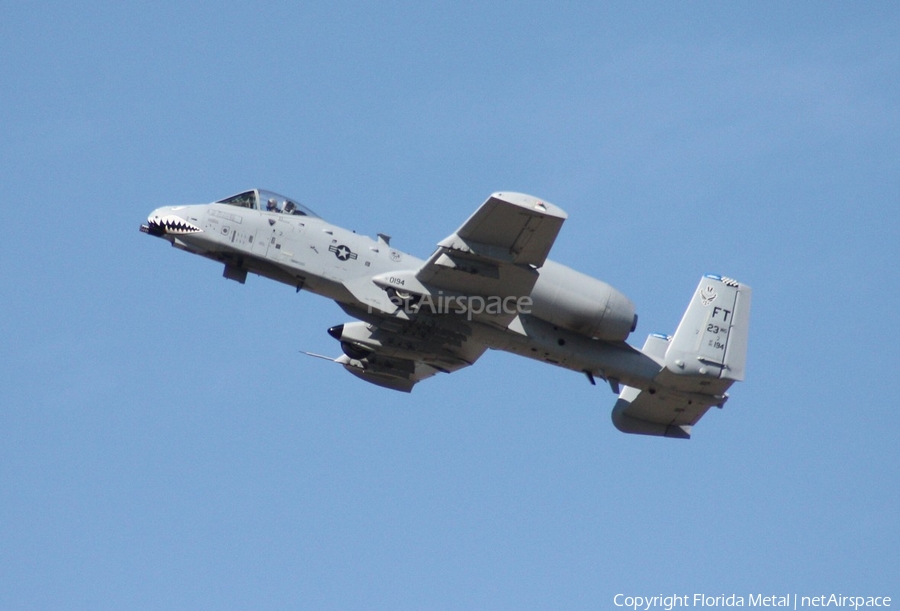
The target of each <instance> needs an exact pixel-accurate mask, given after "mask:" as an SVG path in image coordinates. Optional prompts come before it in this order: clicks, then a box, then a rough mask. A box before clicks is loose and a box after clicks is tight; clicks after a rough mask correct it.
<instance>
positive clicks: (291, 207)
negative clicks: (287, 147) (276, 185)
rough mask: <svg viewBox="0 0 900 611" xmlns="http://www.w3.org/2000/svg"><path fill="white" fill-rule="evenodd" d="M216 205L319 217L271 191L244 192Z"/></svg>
mask: <svg viewBox="0 0 900 611" xmlns="http://www.w3.org/2000/svg"><path fill="white" fill-rule="evenodd" d="M216 203H217V204H228V205H229V206H238V207H240V208H250V209H252V210H262V211H263V212H277V213H279V214H295V215H298V216H314V217H316V218H318V217H319V215H318V214H316V213H315V212H313V211H312V210H310V209H309V208H307V207H306V206H304V205H303V204H298V203H297V202H295V201H294V200H292V199H290V198H288V197H285V196H284V195H278V194H277V193H272V192H271V191H265V190H263V189H253V190H252V191H244V192H243V193H238V194H237V195H232V196H231V197H226V198H225V199H220V200H219V201H217V202H216Z"/></svg>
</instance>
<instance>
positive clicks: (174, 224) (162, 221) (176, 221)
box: [141, 214, 203, 236]
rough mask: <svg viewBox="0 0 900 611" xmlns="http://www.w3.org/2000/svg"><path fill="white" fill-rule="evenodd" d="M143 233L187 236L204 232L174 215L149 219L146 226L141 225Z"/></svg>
mask: <svg viewBox="0 0 900 611" xmlns="http://www.w3.org/2000/svg"><path fill="white" fill-rule="evenodd" d="M141 231H143V232H144V233H149V234H150V235H155V236H161V235H166V234H169V235H186V234H189V233H200V232H201V231H203V230H202V229H200V228H199V227H197V226H196V225H193V224H192V223H189V222H187V221H186V220H184V219H183V218H181V217H179V216H176V215H174V214H167V215H165V216H162V217H160V216H153V217H151V218H149V219H147V224H146V225H141Z"/></svg>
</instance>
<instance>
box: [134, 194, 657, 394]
mask: <svg viewBox="0 0 900 611" xmlns="http://www.w3.org/2000/svg"><path fill="white" fill-rule="evenodd" d="M270 196H271V197H270ZM254 199H255V201H251V200H254ZM235 202H237V203H235ZM142 231H145V232H146V233H149V234H151V235H156V236H159V237H162V238H164V239H166V240H168V241H169V242H171V243H172V245H173V246H175V247H177V248H180V249H183V250H186V251H188V252H191V253H194V254H198V255H201V256H204V257H207V258H209V259H213V260H216V261H219V262H221V263H223V264H224V265H225V272H224V276H225V277H226V278H228V279H232V280H236V281H238V282H241V283H243V282H244V280H245V279H246V275H247V273H248V272H249V273H255V274H258V275H260V276H264V277H267V278H270V279H272V280H276V281H278V282H282V283H284V284H287V285H290V286H292V287H295V288H296V289H297V290H300V289H303V290H307V291H310V292H313V293H316V294H318V295H322V296H323V297H327V298H329V299H333V300H335V301H336V302H338V303H339V304H340V305H341V306H342V307H343V308H344V310H345V311H347V312H348V313H350V314H351V315H353V316H354V317H356V318H359V319H361V320H363V321H366V322H377V321H383V320H385V319H389V318H391V317H394V316H399V317H401V318H402V317H404V313H403V312H401V311H398V309H397V307H396V303H397V299H396V298H397V295H398V294H399V295H401V296H402V295H404V294H405V291H406V289H407V288H408V286H409V285H408V284H407V283H408V282H414V279H413V278H412V274H414V272H415V270H418V269H420V268H421V267H422V265H423V263H424V261H423V260H422V259H419V258H417V257H415V256H413V255H410V254H408V253H405V252H403V251H400V250H398V249H396V248H393V247H391V245H390V238H388V237H386V236H379V237H378V238H377V239H372V238H370V237H368V236H365V235H360V234H357V233H355V232H352V231H348V230H346V229H344V228H342V227H339V226H337V225H334V224H332V223H329V222H328V221H326V220H324V219H322V218H321V217H319V216H317V215H315V214H314V213H313V212H312V211H311V210H309V209H307V208H305V207H302V206H300V205H299V204H295V203H294V202H293V201H291V200H289V199H288V198H283V197H282V196H278V195H276V194H271V193H268V192H262V191H254V192H247V193H246V194H241V195H239V196H233V197H231V198H227V199H226V200H222V201H219V202H214V203H210V204H200V205H186V206H171V207H163V208H158V209H157V210H154V211H153V212H152V213H151V214H150V216H149V217H148V223H147V225H144V226H142ZM536 273H537V274H539V275H538V277H537V282H536V284H535V286H534V289H533V290H532V291H531V295H530V304H529V309H528V310H527V311H521V312H517V313H516V316H515V317H513V318H512V319H511V320H510V318H509V317H507V318H503V317H499V318H498V316H496V315H494V314H496V313H492V312H476V313H475V314H474V315H470V316H467V317H466V321H465V323H464V325H465V327H466V330H465V333H466V334H470V335H471V336H472V337H474V338H475V339H476V340H477V341H478V342H479V343H481V344H483V345H485V346H487V347H489V348H494V349H499V350H504V351H508V352H512V353H515V354H519V355H521V356H525V357H527V358H531V359H536V360H539V361H542V362H547V363H550V364H553V365H557V366H559V367H564V368H567V369H571V370H574V371H579V372H583V373H586V374H587V375H588V377H589V378H591V380H593V376H594V375H596V376H598V377H601V378H604V379H608V380H611V381H612V382H613V385H614V387H615V386H616V385H617V382H619V381H621V382H623V383H625V384H628V385H630V386H634V387H636V388H644V387H646V386H647V385H648V384H650V381H651V380H652V378H653V377H654V375H656V374H657V373H659V371H660V368H661V361H660V359H657V358H653V357H651V356H648V355H647V354H644V353H643V352H641V351H639V350H636V349H634V348H632V347H631V346H629V345H628V344H627V343H625V341H624V340H625V339H626V337H627V336H628V335H629V333H630V332H631V331H633V330H634V325H635V324H636V315H635V314H634V306H633V305H632V303H631V302H630V301H629V300H628V299H627V298H626V297H625V296H624V295H622V294H621V293H620V292H618V291H616V290H615V289H613V288H612V287H610V286H609V285H607V284H605V283H603V282H601V281H599V280H596V279H594V278H590V277H589V276H586V275H584V274H581V273H579V272H576V271H575V270H572V269H570V268H568V267H566V266H563V265H561V264H558V263H555V262H552V261H549V260H547V261H546V262H545V264H544V265H543V267H542V268H541V269H539V270H536ZM373 279H375V281H373ZM454 297H460V296H454V295H452V294H450V293H448V294H444V291H441V298H443V299H445V300H446V299H452V298H454ZM482 305H485V304H482ZM507 305H508V304H507ZM498 320H501V321H502V322H501V323H499V324H498ZM363 341H364V340H363ZM397 350H401V349H399V348H398V349H397ZM397 356H400V357H402V356H404V355H403V354H402V350H401V352H398V354H397ZM476 358H477V357H476Z"/></svg>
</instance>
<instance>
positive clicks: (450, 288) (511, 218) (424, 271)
mask: <svg viewBox="0 0 900 611" xmlns="http://www.w3.org/2000/svg"><path fill="white" fill-rule="evenodd" d="M566 217H567V215H566V213H565V212H564V211H563V210H562V209H561V208H558V207H557V206H554V205H553V204H551V203H548V202H545V201H542V200H539V199H537V198H535V197H532V196H530V195H524V194H522V193H494V194H493V195H491V196H490V197H489V198H488V200H487V201H486V202H484V203H483V204H482V205H481V207H479V208H478V210H476V211H475V213H474V214H473V215H472V216H470V217H469V219H468V220H467V221H466V222H465V223H463V224H462V226H461V227H460V228H459V229H457V230H456V232H454V233H453V234H451V235H450V236H448V237H447V238H445V239H443V240H441V241H440V242H439V243H438V248H437V250H436V251H435V252H434V254H433V255H431V257H430V258H429V259H428V261H426V262H425V264H424V265H423V266H422V267H421V268H420V269H419V270H418V271H417V272H416V279H417V280H418V281H419V282H421V283H422V284H424V285H426V286H429V287H433V288H436V289H438V290H442V291H445V292H448V293H455V294H459V295H469V296H471V295H480V296H482V297H489V296H493V297H499V298H505V297H509V296H513V297H520V296H527V295H530V294H531V289H532V288H533V287H534V283H535V282H536V280H537V276H538V272H537V271H535V270H536V268H539V267H541V266H542V265H543V264H544V261H545V260H546V259H547V254H548V253H549V252H550V248H551V247H552V246H553V242H554V241H555V240H556V236H557V234H558V233H559V230H560V228H561V227H562V224H563V221H565V220H566ZM506 322H507V323H508V322H509V321H506Z"/></svg>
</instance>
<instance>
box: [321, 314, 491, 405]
mask: <svg viewBox="0 0 900 611" xmlns="http://www.w3.org/2000/svg"><path fill="white" fill-rule="evenodd" d="M329 333H331V334H332V335H333V336H335V337H338V338H339V339H340V341H341V345H342V347H343V348H344V354H343V355H342V356H340V357H339V358H337V359H335V361H336V362H337V363H340V364H341V365H343V366H344V368H345V369H346V370H347V371H349V372H350V373H352V374H353V375H355V376H356V377H358V378H360V379H362V380H365V381H366V382H370V383H372V384H375V385H377V386H382V387H385V388H390V389H393V390H399V391H402V392H410V391H412V389H413V386H415V385H416V384H417V383H418V382H420V381H422V380H425V379H427V378H430V377H431V376H433V375H435V374H437V373H452V372H454V371H458V370H459V369H462V368H464V367H468V366H469V365H471V364H473V363H474V362H475V361H476V360H478V358H479V357H480V356H481V355H482V354H484V351H485V350H487V347H486V346H485V345H484V344H481V343H479V342H476V341H474V340H472V339H471V335H472V332H471V328H470V327H469V325H468V324H467V323H466V322H465V321H464V320H462V319H461V318H460V317H431V316H420V317H417V318H416V319H415V320H406V321H404V320H397V319H384V320H382V321H380V322H379V323H378V324H374V323H371V322H370V323H365V322H351V323H346V324H344V325H340V327H334V328H332V329H329Z"/></svg>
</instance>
